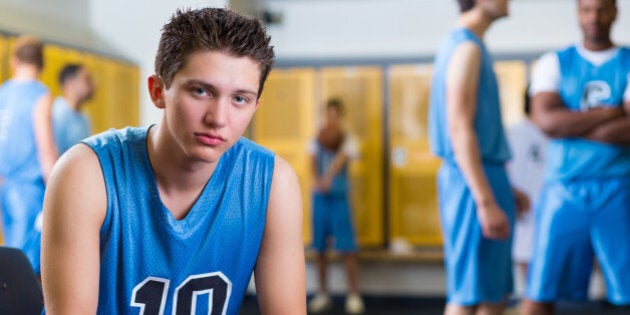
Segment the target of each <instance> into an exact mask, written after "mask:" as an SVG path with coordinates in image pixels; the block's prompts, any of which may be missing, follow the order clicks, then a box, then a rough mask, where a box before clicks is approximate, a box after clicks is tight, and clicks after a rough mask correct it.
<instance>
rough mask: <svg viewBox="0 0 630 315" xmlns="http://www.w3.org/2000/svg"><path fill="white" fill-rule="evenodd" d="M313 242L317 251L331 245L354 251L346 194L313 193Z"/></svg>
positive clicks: (339, 249) (352, 229)
mask: <svg viewBox="0 0 630 315" xmlns="http://www.w3.org/2000/svg"><path fill="white" fill-rule="evenodd" d="M312 223H313V244H312V247H313V249H315V250H316V251H318V252H323V251H325V250H326V249H327V248H328V240H329V239H330V240H332V241H333V244H332V247H333V248H334V249H336V250H338V251H341V252H354V251H356V250H357V245H356V241H355V237H354V228H353V224H352V216H351V213H350V204H349V201H348V196H347V195H346V194H345V193H344V194H322V193H314V194H313V220H312Z"/></svg>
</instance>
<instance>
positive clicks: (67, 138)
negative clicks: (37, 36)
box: [52, 63, 94, 153]
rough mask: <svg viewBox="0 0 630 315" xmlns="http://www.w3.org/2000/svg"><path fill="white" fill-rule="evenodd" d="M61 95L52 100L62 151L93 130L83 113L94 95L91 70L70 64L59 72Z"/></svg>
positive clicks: (56, 140) (60, 150) (58, 139)
mask: <svg viewBox="0 0 630 315" xmlns="http://www.w3.org/2000/svg"><path fill="white" fill-rule="evenodd" d="M59 85H60V86H61V92H62V95H60V96H58V97H57V98H56V99H55V102H54V103H53V116H52V117H53V128H54V131H55V142H56V144H57V148H58V149H59V152H60V153H62V152H66V151H67V150H68V149H70V147H72V146H73V145H75V144H76V143H78V142H79V141H80V140H82V139H85V138H87V137H88V136H89V135H90V133H91V124H90V120H89V118H88V117H87V115H85V114H84V113H82V112H81V110H82V109H83V105H84V104H85V102H87V101H88V100H90V98H92V95H93V94H94V84H93V83H92V77H91V76H90V72H89V71H88V69H87V68H86V67H85V66H83V65H81V64H75V63H71V64H67V65H65V66H64V67H63V69H61V72H59Z"/></svg>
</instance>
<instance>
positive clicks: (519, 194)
mask: <svg viewBox="0 0 630 315" xmlns="http://www.w3.org/2000/svg"><path fill="white" fill-rule="evenodd" d="M512 192H513V193H514V201H515V203H516V215H517V216H522V215H524V214H525V213H527V212H529V211H530V209H531V206H532V205H531V202H530V200H529V197H528V196H527V195H526V194H525V193H524V192H523V191H521V190H519V189H516V188H515V187H512Z"/></svg>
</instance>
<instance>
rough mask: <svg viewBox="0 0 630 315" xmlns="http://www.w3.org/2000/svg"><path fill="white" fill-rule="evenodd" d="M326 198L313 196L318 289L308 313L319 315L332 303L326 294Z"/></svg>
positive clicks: (313, 225) (314, 247)
mask: <svg viewBox="0 0 630 315" xmlns="http://www.w3.org/2000/svg"><path fill="white" fill-rule="evenodd" d="M327 207H328V204H327V200H326V196H325V195H323V194H319V193H315V194H313V207H312V209H313V213H312V231H313V240H312V248H313V250H315V252H316V264H317V279H318V289H317V292H316V293H315V296H314V297H313V299H311V301H310V302H309V305H308V308H309V311H311V312H313V313H320V312H323V311H325V310H326V309H328V308H330V306H331V305H332V301H331V298H330V294H329V293H328V259H327V257H326V249H327V242H326V241H327V238H328V235H329V234H330V232H329V224H328V222H329V219H328V214H329V211H328V209H327Z"/></svg>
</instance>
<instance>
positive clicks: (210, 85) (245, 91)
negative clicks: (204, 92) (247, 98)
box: [185, 79, 258, 96]
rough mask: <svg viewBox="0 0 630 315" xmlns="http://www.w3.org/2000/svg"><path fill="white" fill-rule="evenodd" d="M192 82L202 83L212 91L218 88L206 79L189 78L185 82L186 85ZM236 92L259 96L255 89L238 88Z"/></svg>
mask: <svg viewBox="0 0 630 315" xmlns="http://www.w3.org/2000/svg"><path fill="white" fill-rule="evenodd" d="M192 84H198V85H201V86H203V88H204V89H208V90H210V91H216V90H217V88H216V87H215V86H214V85H213V84H211V83H208V82H205V81H201V80H197V79H192V80H189V81H187V82H186V83H185V85H192ZM236 93H239V94H251V95H255V96H258V92H255V91H253V90H249V89H238V90H236Z"/></svg>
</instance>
